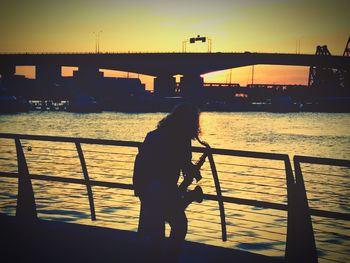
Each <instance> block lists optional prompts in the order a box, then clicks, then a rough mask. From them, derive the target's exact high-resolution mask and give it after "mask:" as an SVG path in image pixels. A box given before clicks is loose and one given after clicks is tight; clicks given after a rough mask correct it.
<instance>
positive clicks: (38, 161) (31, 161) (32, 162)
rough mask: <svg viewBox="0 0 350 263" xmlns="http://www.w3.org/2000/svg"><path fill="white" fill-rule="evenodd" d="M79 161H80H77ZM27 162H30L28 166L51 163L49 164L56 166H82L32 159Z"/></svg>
mask: <svg viewBox="0 0 350 263" xmlns="http://www.w3.org/2000/svg"><path fill="white" fill-rule="evenodd" d="M62 161H63V160H62ZM77 161H78V159H77ZM27 162H28V165H33V164H35V163H38V164H40V163H49V164H55V165H68V166H72V165H73V166H77V165H80V164H76V163H63V162H56V161H52V162H51V161H47V160H33V159H31V158H27Z"/></svg>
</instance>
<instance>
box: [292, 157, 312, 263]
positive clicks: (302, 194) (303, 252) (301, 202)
mask: <svg viewBox="0 0 350 263" xmlns="http://www.w3.org/2000/svg"><path fill="white" fill-rule="evenodd" d="M293 162H294V172H295V182H296V185H295V198H296V203H297V211H296V214H297V215H298V216H297V217H296V220H297V221H296V225H297V227H298V229H297V233H298V245H299V247H298V254H299V255H300V256H302V258H300V260H299V261H298V262H302V261H301V260H303V262H311V263H313V262H318V258H317V250H316V243H315V236H314V230H313V227H312V220H311V216H310V209H309V204H308V199H307V194H306V188H305V184H304V179H303V174H302V171H301V167H300V161H299V158H298V157H297V156H294V159H293Z"/></svg>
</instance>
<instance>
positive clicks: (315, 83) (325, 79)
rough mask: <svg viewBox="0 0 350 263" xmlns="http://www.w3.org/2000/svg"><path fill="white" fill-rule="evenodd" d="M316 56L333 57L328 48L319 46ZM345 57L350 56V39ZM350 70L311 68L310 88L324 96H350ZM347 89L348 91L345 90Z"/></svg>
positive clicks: (345, 50)
mask: <svg viewBox="0 0 350 263" xmlns="http://www.w3.org/2000/svg"><path fill="white" fill-rule="evenodd" d="M315 55H316V56H332V54H331V52H330V51H329V50H328V48H327V46H317V48H316V53H315ZM343 56H346V57H349V56H350V37H349V39H348V41H347V44H346V46H345V49H344V53H343ZM349 73H350V72H349V70H347V69H334V68H325V67H318V66H311V67H310V71H309V83H308V86H309V88H313V89H315V91H316V88H317V93H320V94H323V95H327V96H328V95H331V96H334V95H344V94H345V93H346V94H347V95H350V90H349V89H350V86H349V78H350V77H349ZM345 88H347V90H346V89H345Z"/></svg>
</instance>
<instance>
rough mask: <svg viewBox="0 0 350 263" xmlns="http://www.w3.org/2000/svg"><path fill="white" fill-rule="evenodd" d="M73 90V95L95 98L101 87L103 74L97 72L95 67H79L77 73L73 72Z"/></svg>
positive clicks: (97, 69)
mask: <svg viewBox="0 0 350 263" xmlns="http://www.w3.org/2000/svg"><path fill="white" fill-rule="evenodd" d="M74 78H75V83H76V86H75V90H74V93H75V94H74V95H77V94H80V95H90V96H96V95H97V94H98V93H99V92H98V90H99V87H100V86H101V82H100V81H101V80H102V79H103V72H100V71H99V68H98V67H97V66H89V65H88V66H80V67H79V70H78V71H75V72H74Z"/></svg>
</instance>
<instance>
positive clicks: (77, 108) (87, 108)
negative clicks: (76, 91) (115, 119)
mask: <svg viewBox="0 0 350 263" xmlns="http://www.w3.org/2000/svg"><path fill="white" fill-rule="evenodd" d="M67 110H68V111H70V112H76V113H99V112H102V109H101V106H100V105H99V103H98V102H97V101H96V99H95V98H94V97H92V96H87V95H80V96H75V97H74V98H73V99H72V100H70V101H69V104H68V107H67Z"/></svg>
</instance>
